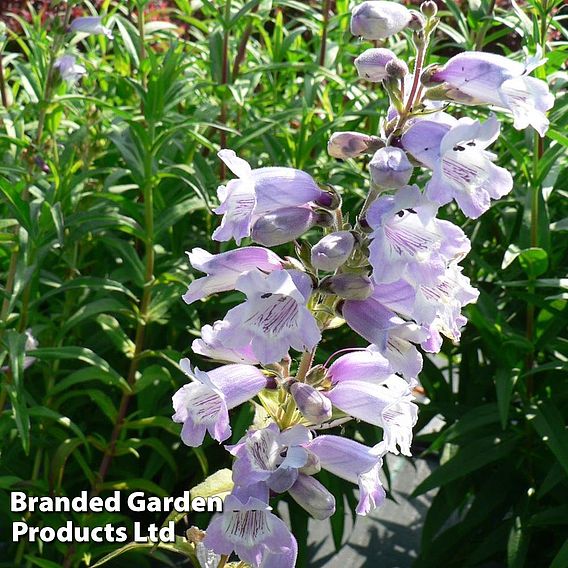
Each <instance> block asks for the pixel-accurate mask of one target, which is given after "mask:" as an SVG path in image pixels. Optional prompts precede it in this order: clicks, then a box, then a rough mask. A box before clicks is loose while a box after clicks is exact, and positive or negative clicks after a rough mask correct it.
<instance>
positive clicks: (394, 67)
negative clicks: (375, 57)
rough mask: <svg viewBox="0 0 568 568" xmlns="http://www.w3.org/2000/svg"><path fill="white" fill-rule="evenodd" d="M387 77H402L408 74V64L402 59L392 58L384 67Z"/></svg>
mask: <svg viewBox="0 0 568 568" xmlns="http://www.w3.org/2000/svg"><path fill="white" fill-rule="evenodd" d="M385 70H386V72H387V75H388V77H389V78H393V79H403V78H404V77H406V75H408V65H407V64H406V63H405V62H404V61H403V60H402V59H398V58H397V59H392V60H391V61H389V62H388V63H387V65H386V67H385Z"/></svg>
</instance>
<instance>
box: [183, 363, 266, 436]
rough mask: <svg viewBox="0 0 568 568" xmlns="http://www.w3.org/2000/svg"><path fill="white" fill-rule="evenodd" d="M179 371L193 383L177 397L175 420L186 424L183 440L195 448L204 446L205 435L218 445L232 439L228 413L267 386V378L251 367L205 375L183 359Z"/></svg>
mask: <svg viewBox="0 0 568 568" xmlns="http://www.w3.org/2000/svg"><path fill="white" fill-rule="evenodd" d="M180 367H181V369H182V371H183V372H184V373H185V374H186V375H187V376H188V377H190V378H191V379H192V381H193V382H191V383H189V384H187V385H184V386H183V387H181V389H179V390H178V391H177V392H176V393H175V394H174V396H173V399H172V401H173V407H174V410H175V414H174V415H173V416H172V420H173V421H174V422H181V423H183V428H182V431H181V439H182V440H183V442H184V443H185V444H187V445H188V446H192V447H197V446H199V445H201V443H202V442H203V438H204V437H205V432H206V431H207V432H209V434H210V435H211V437H212V438H214V439H215V440H217V441H218V442H222V441H223V440H226V439H227V438H228V437H229V436H230V435H231V425H230V423H229V410H230V409H231V408H235V407H236V406H239V405H240V404H242V403H243V402H246V401H247V400H250V399H251V398H252V397H254V396H256V395H257V394H258V393H259V392H260V391H261V390H262V389H263V388H264V387H265V386H266V376H265V375H264V374H263V373H262V372H261V371H260V370H259V369H257V368H256V367H253V366H251V365H224V366H223V367H219V368H217V369H213V370H212V371H208V372H204V371H200V370H199V369H198V368H197V367H195V368H193V369H192V368H191V365H190V363H189V360H188V359H182V360H181V361H180Z"/></svg>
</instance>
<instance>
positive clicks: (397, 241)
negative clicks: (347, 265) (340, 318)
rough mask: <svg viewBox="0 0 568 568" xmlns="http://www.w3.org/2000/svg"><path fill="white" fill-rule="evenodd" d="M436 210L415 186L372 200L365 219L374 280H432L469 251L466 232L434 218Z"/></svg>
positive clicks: (386, 281)
mask: <svg viewBox="0 0 568 568" xmlns="http://www.w3.org/2000/svg"><path fill="white" fill-rule="evenodd" d="M436 209H437V207H436V205H434V204H433V203H431V202H429V201H428V200H427V199H426V198H425V197H424V196H423V195H422V194H421V193H420V190H419V189H418V188H417V187H416V186H407V187H404V188H403V189H401V190H399V191H398V192H397V193H396V194H395V195H394V196H391V195H385V196H382V197H379V198H378V199H377V200H376V201H375V202H373V204H372V205H371V206H370V207H369V211H368V212H367V216H366V220H367V222H368V224H369V225H370V226H371V227H372V228H373V229H374V231H373V233H372V235H371V236H372V239H373V241H372V242H371V245H370V247H369V250H370V256H369V260H370V262H371V265H372V267H373V279H374V280H375V282H377V283H390V282H394V281H396V280H399V279H400V278H405V279H406V280H408V281H411V282H423V281H433V280H435V278H436V277H437V276H439V275H441V274H443V272H444V270H445V267H446V265H447V263H448V262H450V261H452V260H455V259H460V258H462V257H463V256H465V255H466V254H467V253H468V252H469V250H470V248H471V245H470V242H469V239H468V238H467V237H466V235H465V233H464V232H463V231H462V230H461V229H460V228H459V227H458V226H457V225H454V224H453V223H450V222H449V221H444V220H440V219H437V218H436V217H435V213H436Z"/></svg>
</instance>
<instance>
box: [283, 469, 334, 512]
mask: <svg viewBox="0 0 568 568" xmlns="http://www.w3.org/2000/svg"><path fill="white" fill-rule="evenodd" d="M288 493H290V495H291V497H292V499H294V501H296V503H298V505H300V507H302V508H303V509H305V510H306V511H307V512H308V513H309V514H310V515H311V516H312V517H313V518H314V519H319V520H320V521H321V520H323V519H327V518H328V517H331V515H333V513H335V497H334V496H333V495H332V494H331V493H330V492H329V491H328V490H327V489H326V488H325V487H324V486H323V485H322V484H321V483H320V482H319V481H318V480H317V479H314V478H313V477H311V476H309V475H302V474H300V475H299V476H298V479H297V480H296V482H295V483H294V485H292V487H290V489H288Z"/></svg>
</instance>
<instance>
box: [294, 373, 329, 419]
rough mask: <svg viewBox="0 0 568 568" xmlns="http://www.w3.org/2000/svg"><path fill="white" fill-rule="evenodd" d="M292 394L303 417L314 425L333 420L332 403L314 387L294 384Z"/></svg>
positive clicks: (298, 383)
mask: <svg viewBox="0 0 568 568" xmlns="http://www.w3.org/2000/svg"><path fill="white" fill-rule="evenodd" d="M290 394H291V395H292V397H293V398H294V402H295V403H296V406H297V407H298V410H299V411H300V413H301V414H302V416H303V417H304V418H305V419H306V420H308V421H309V422H311V423H312V424H321V423H322V422H325V421H326V420H329V419H330V418H331V403H330V402H329V400H328V399H327V398H326V397H325V396H324V395H323V394H322V393H321V392H320V391H319V390H317V389H315V388H314V387H313V386H311V385H308V384H307V383H301V382H295V383H292V386H291V387H290Z"/></svg>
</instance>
